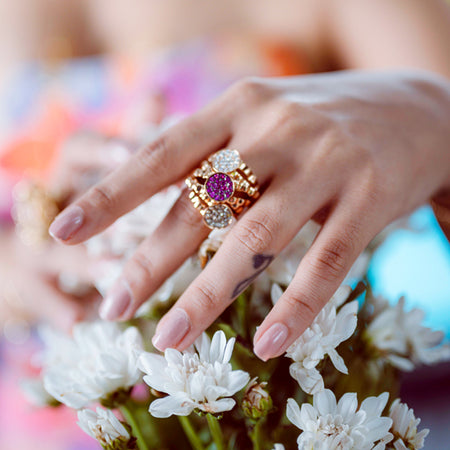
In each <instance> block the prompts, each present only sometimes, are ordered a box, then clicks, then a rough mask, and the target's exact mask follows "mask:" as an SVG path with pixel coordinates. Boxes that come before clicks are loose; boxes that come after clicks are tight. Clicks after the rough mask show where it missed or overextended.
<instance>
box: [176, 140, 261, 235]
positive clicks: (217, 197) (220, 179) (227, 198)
mask: <svg viewBox="0 0 450 450" xmlns="http://www.w3.org/2000/svg"><path fill="white" fill-rule="evenodd" d="M185 181H186V184H187V186H188V188H189V190H190V192H189V198H190V200H191V202H192V204H193V205H194V207H195V208H196V209H197V210H198V211H199V212H200V214H201V215H202V216H203V220H204V221H205V224H206V225H207V226H208V227H209V228H225V227H226V226H228V225H229V224H230V223H231V221H232V220H233V217H236V218H237V217H238V215H239V214H240V213H241V212H242V211H243V210H244V209H246V208H248V207H249V206H250V205H252V204H253V203H254V202H255V201H256V200H257V198H258V197H259V195H260V194H259V186H258V181H257V179H256V176H255V174H254V173H253V172H252V170H251V169H250V167H248V166H247V164H245V163H244V162H243V161H242V159H241V156H240V155H239V152H238V151H237V150H232V149H228V148H226V149H223V150H219V151H218V152H216V153H213V154H212V155H211V156H210V157H209V158H208V159H207V160H205V161H203V162H202V163H201V165H200V167H199V168H197V169H195V170H194V171H193V172H192V174H191V175H190V176H189V177H188V178H186V180H185Z"/></svg>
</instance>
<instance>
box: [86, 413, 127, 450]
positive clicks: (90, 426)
mask: <svg viewBox="0 0 450 450" xmlns="http://www.w3.org/2000/svg"><path fill="white" fill-rule="evenodd" d="M78 425H79V427H80V428H81V429H82V430H83V431H84V432H85V433H86V434H88V435H89V436H91V437H93V438H94V439H97V441H98V442H99V443H100V444H101V446H102V447H103V448H105V449H108V450H109V449H111V450H112V449H126V448H132V447H131V446H128V444H129V443H130V439H131V436H130V434H129V433H128V431H127V430H126V428H125V427H124V426H123V424H122V423H121V422H120V421H119V419H117V417H116V416H115V415H114V414H113V412H112V411H111V410H107V409H102V408H97V412H95V411H92V410H90V409H82V410H80V411H78Z"/></svg>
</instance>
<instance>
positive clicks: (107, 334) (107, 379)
mask: <svg viewBox="0 0 450 450" xmlns="http://www.w3.org/2000/svg"><path fill="white" fill-rule="evenodd" d="M42 337H43V339H44V342H45V344H46V346H47V348H46V350H45V353H44V355H43V379H44V386H45V389H46V390H47V391H48V392H49V393H50V394H51V395H52V396H53V397H55V398H56V399H57V400H58V401H60V402H61V403H64V404H65V405H67V406H69V407H71V408H76V409H79V408H82V407H84V406H86V405H87V404H89V403H91V402H95V401H100V400H105V399H107V398H108V397H109V396H110V395H111V394H114V393H116V392H118V391H121V390H123V389H128V388H130V387H132V386H133V385H135V384H136V383H138V382H139V381H140V379H141V374H140V371H139V369H138V368H137V360H138V357H139V354H140V353H141V352H142V351H143V345H142V338H141V335H140V333H139V331H138V330H137V329H136V328H134V327H129V328H127V329H125V330H122V328H121V327H119V325H118V324H116V323H111V322H101V321H98V322H92V323H88V322H85V323H80V324H77V325H75V327H74V329H73V338H71V337H69V336H66V335H63V334H62V333H58V332H55V331H52V330H49V329H46V330H44V331H43V332H42Z"/></svg>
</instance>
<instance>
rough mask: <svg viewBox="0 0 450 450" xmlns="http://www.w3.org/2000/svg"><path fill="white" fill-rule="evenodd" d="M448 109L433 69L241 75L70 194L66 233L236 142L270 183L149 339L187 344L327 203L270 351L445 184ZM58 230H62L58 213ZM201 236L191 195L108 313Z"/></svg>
mask: <svg viewBox="0 0 450 450" xmlns="http://www.w3.org/2000/svg"><path fill="white" fill-rule="evenodd" d="M449 114H450V89H449V84H448V82H447V81H446V80H444V79H441V78H439V77H435V76H433V75H431V74H429V73H425V72H415V73H414V72H410V71H406V72H392V71H388V72H385V73H375V72H374V73H371V72H342V73H335V74H328V75H321V76H306V77H292V78H280V79H250V80H245V81H243V82H240V83H238V84H237V85H235V86H234V87H232V88H231V89H230V90H228V91H227V92H226V93H225V94H224V95H223V96H221V97H220V98H219V99H218V100H216V101H215V102H213V103H212V104H210V105H209V106H208V107H207V108H205V109H204V110H202V111H200V112H199V113H197V114H195V115H194V116H192V117H190V118H188V119H187V120H185V121H184V122H182V123H180V124H179V125H177V126H176V127H174V128H172V129H170V130H168V131H167V132H166V133H165V134H163V135H162V136H161V137H160V138H159V139H157V140H156V141H155V142H152V143H151V144H150V145H149V146H148V147H146V148H144V149H142V150H141V151H140V152H139V153H138V154H137V155H136V156H135V157H134V158H132V159H131V160H130V162H129V163H127V164H126V165H125V166H123V167H122V168H119V169H118V170H117V171H115V172H114V173H113V174H112V175H110V176H109V177H107V178H106V179H105V180H104V181H103V182H101V183H100V184H98V185H96V186H95V187H94V188H93V189H92V190H90V191H89V192H88V193H87V194H86V195H84V196H82V197H81V199H80V200H78V201H77V202H76V203H74V205H72V207H71V208H72V209H71V210H69V209H68V210H67V211H66V213H65V216H64V215H61V216H60V218H59V222H60V223H61V222H64V221H65V219H66V218H67V217H68V216H69V217H70V215H71V214H74V211H75V212H77V213H79V214H81V222H80V223H79V224H78V225H77V227H76V229H73V230H71V232H70V235H69V236H66V239H65V242H66V243H69V244H74V243H79V242H82V241H84V240H85V239H87V238H88V237H90V236H92V235H93V234H95V233H98V232H99V231H101V230H102V229H104V228H105V227H106V226H108V225H109V224H110V223H112V222H113V221H114V220H115V219H116V218H117V217H119V216H120V215H122V214H124V213H125V212H126V211H128V210H129V209H131V208H133V207H135V206H136V205H137V204H139V203H140V202H142V201H143V200H145V199H146V198H148V197H149V196H150V195H152V194H153V193H155V192H158V191H159V190H160V189H162V188H163V187H164V186H166V185H168V184H171V183H173V182H175V181H176V180H178V179H179V178H180V177H182V176H184V175H185V174H186V173H187V172H188V171H189V170H191V169H193V168H194V167H196V166H197V165H198V164H199V163H200V161H201V160H203V159H205V158H206V157H207V156H208V155H209V154H210V153H211V152H212V151H214V150H216V149H219V148H221V147H223V146H224V145H225V144H226V145H227V146H228V147H231V148H238V149H239V150H240V152H241V155H242V157H243V159H244V160H245V161H246V162H247V163H248V164H249V165H250V167H252V168H253V170H254V171H255V173H256V174H257V176H258V179H259V180H260V183H261V185H262V186H265V190H264V192H263V194H262V196H261V198H260V199H259V200H258V201H257V202H256V203H255V205H254V206H252V207H251V208H250V209H249V210H248V211H247V212H246V213H245V214H244V215H243V216H241V218H240V220H239V221H238V222H237V224H236V225H235V226H234V227H233V229H232V230H231V231H230V233H229V234H228V236H227V237H226V239H225V241H224V243H223V244H222V246H221V247H220V249H219V251H218V252H217V253H216V255H215V257H214V258H213V259H212V261H211V262H210V263H209V264H208V266H207V267H206V268H205V269H204V270H203V272H202V273H201V274H200V275H199V276H198V277H197V279H196V280H195V281H194V282H193V284H192V285H191V286H190V287H189V288H188V289H187V290H186V291H185V293H184V294H183V295H182V296H181V297H180V299H179V300H178V301H177V303H176V304H175V305H174V307H173V308H172V310H171V311H169V312H168V313H167V314H166V316H165V317H164V318H163V319H162V320H161V321H160V323H159V325H158V328H157V332H156V337H155V338H154V344H155V345H156V346H157V347H158V348H159V349H164V348H166V347H169V346H170V347H174V346H175V347H177V348H180V349H182V348H185V347H187V346H188V345H190V344H191V343H192V342H193V341H194V340H195V338H196V337H197V336H198V335H199V334H200V333H201V332H202V331H203V330H204V329H205V328H207V327H208V326H209V325H210V324H211V323H212V322H213V321H214V320H215V318H216V317H218V315H219V314H220V313H221V312H222V311H223V310H224V309H225V308H226V307H227V306H228V305H229V304H230V303H231V302H232V301H233V299H234V298H235V297H236V295H238V294H239V292H241V291H242V289H243V288H244V287H245V286H246V285H248V283H249V282H250V281H251V280H252V279H254V277H255V276H256V275H257V274H258V273H259V272H260V265H261V261H270V260H271V258H273V256H275V255H277V254H278V253H279V252H280V251H281V250H282V249H283V248H284V247H285V246H286V245H287V244H288V243H289V241H290V240H291V239H292V238H293V237H294V236H295V235H296V233H297V232H298V231H299V229H300V228H301V227H302V226H303V225H304V224H305V223H306V221H307V220H309V219H310V218H311V217H313V216H314V215H316V214H317V213H318V212H320V211H324V210H325V211H327V213H326V215H325V221H324V224H323V227H322V229H321V231H320V233H319V235H318V237H317V238H316V240H315V242H314V243H313V245H312V247H311V248H310V250H309V251H308V253H307V255H306V256H305V257H304V258H303V260H302V262H301V264H300V266H299V268H298V270H297V273H296V275H295V277H294V279H293V281H292V282H291V284H290V286H289V287H288V289H287V290H286V292H285V293H284V295H283V296H282V297H281V299H280V300H279V301H278V302H277V304H276V306H275V307H274V308H273V310H272V311H271V313H270V314H269V315H268V316H267V318H266V319H265V320H264V322H263V323H262V324H261V326H260V328H259V329H258V331H257V332H256V334H255V338H254V339H255V352H256V354H257V355H258V356H260V357H261V358H262V359H268V358H270V357H274V356H277V355H279V354H282V353H283V352H284V350H285V349H286V348H287V346H288V345H289V344H290V343H292V342H293V341H294V340H295V339H296V338H297V337H298V336H299V335H300V334H301V333H302V332H303V331H304V330H305V329H306V328H307V327H308V326H309V325H310V323H311V321H312V320H313V319H314V317H315V316H316V315H317V314H318V312H319V311H320V309H321V308H322V307H323V306H324V304H325V303H326V302H327V301H328V299H329V298H330V297H331V295H332V294H333V293H334V291H335V290H336V289H337V287H338V286H339V284H340V283H341V282H342V280H343V279H344V277H345V275H346V273H347V272H348V270H349V269H350V267H351V265H352V263H353V262H354V261H355V259H356V257H357V256H358V255H359V253H360V252H361V251H362V250H363V249H364V248H365V246H366V245H367V244H368V243H369V241H370V240H371V239H372V238H373V237H374V236H375V235H376V234H377V233H378V232H379V231H381V230H382V229H383V228H384V227H385V226H386V225H387V224H388V223H390V222H391V221H392V220H394V219H396V218H398V217H400V216H402V215H404V214H406V213H409V212H411V211H412V210H413V209H414V208H416V207H418V206H419V205H421V204H423V203H425V202H426V201H427V200H429V199H430V198H431V197H433V196H435V195H436V194H437V193H439V192H442V191H443V190H445V189H449V188H450V164H449V158H448V147H447V143H448V140H449V139H450V133H449V130H448V127H447V122H446V120H447V119H446V118H447V117H449ZM250 129H251V130H254V131H253V133H248V130H250ZM424 148H427V152H424V151H423V149H424ZM173 161H177V164H176V165H174V164H173ZM131 199H133V200H131ZM74 208H75V209H74ZM63 214H64V213H63ZM52 227H53V229H51V231H53V234H54V235H55V236H56V237H58V229H57V228H58V223H54V225H53V226H52ZM206 234H207V229H206V227H205V226H204V224H203V223H202V220H201V216H200V215H199V214H198V212H197V211H196V210H195V209H194V208H192V206H191V205H190V203H189V200H188V198H187V195H182V196H181V197H180V199H179V200H178V202H177V203H176V204H175V206H174V207H173V209H172V211H171V212H169V214H168V216H167V217H166V219H165V220H164V221H163V223H162V224H161V226H160V227H159V228H158V229H157V230H156V231H155V233H154V234H153V235H151V236H149V237H148V238H147V239H146V241H144V243H143V244H142V245H141V247H140V248H139V249H138V251H137V252H136V254H135V255H134V257H133V258H132V259H131V260H130V261H129V262H128V263H127V265H126V268H125V270H124V273H123V276H122V279H121V280H120V281H119V282H118V285H117V286H116V287H115V288H113V292H112V294H111V296H110V297H109V298H107V299H106V305H108V302H109V308H108V307H106V309H104V310H103V311H102V312H103V316H104V317H106V318H108V319H118V318H119V319H127V318H130V317H131V316H132V314H133V313H134V311H135V310H136V308H137V307H138V306H139V304H140V303H141V302H142V301H144V300H145V299H146V298H148V296H149V295H150V294H151V293H152V292H154V291H155V290H156V289H157V288H158V287H159V286H160V284H161V283H162V282H163V281H164V279H165V278H166V277H167V276H168V275H169V274H170V273H171V272H172V271H173V270H174V269H176V267H178V266H179V265H180V264H181V263H182V262H183V261H184V259H186V257H188V256H189V255H190V254H191V253H193V252H194V251H195V249H196V248H197V247H198V245H199V244H200V242H201V241H202V240H203V239H204V238H205V236H206ZM169 248H170V249H172V251H171V252H168V251H166V249H169ZM173 249H177V251H175V252H174V251H173ZM256 261H257V263H255V262H256ZM118 306H120V308H119V309H118V308H117V307H118ZM273 327H275V328H273ZM271 330H272V331H271ZM274 330H275V331H276V336H277V339H278V340H282V341H283V342H282V343H281V344H280V345H278V347H277V348H276V349H273V348H271V349H270V351H269V350H268V349H267V346H268V343H267V342H266V341H267V339H268V338H267V337H264V333H265V332H267V331H268V332H269V336H271V337H272V340H273V339H275V337H274V336H275V334H274V333H275V331H274ZM182 331H184V333H183V334H182ZM271 333H272V334H271ZM180 334H182V335H180ZM280 336H281V337H280ZM272 347H273V346H272Z"/></svg>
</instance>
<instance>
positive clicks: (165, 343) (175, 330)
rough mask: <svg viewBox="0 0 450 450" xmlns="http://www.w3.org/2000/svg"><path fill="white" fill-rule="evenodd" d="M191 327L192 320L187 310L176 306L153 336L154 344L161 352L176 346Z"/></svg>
mask: <svg viewBox="0 0 450 450" xmlns="http://www.w3.org/2000/svg"><path fill="white" fill-rule="evenodd" d="M190 329H191V322H190V320H189V316H188V315H187V313H186V311H185V310H184V309H181V308H175V309H174V310H173V311H171V312H170V313H169V317H168V318H167V319H166V320H165V321H164V323H163V324H162V325H161V328H160V329H159V330H157V331H156V333H155V335H154V336H153V339H152V343H153V345H154V346H155V347H156V348H157V349H158V350H159V351H161V352H163V351H164V350H165V349H166V348H171V347H175V346H176V345H177V344H178V343H179V342H180V341H181V339H183V338H184V336H186V334H187V332H188V331H189V330H190Z"/></svg>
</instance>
